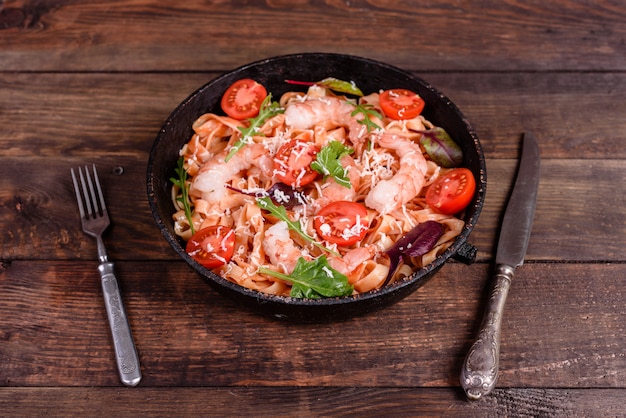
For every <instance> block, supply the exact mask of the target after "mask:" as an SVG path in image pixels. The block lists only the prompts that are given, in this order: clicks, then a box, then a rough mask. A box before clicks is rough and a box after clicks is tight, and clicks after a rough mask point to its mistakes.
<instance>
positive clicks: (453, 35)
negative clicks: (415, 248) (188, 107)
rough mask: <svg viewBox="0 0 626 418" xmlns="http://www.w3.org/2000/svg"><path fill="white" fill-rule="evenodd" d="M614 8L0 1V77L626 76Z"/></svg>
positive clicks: (622, 15) (512, 2)
mask: <svg viewBox="0 0 626 418" xmlns="http://www.w3.org/2000/svg"><path fill="white" fill-rule="evenodd" d="M622 6H623V5H621V4H620V3H619V2H614V1H610V0H604V1H600V2H577V1H559V2H540V1H532V2H528V1H517V0H507V1H504V2H499V1H498V2H493V1H472V2H452V1H442V2H437V3H428V4H424V3H423V2H418V1H394V0H386V1H376V2H371V1H365V0H358V1H350V2H346V1H335V0H326V1H321V0H309V1H306V0H300V1H297V2H291V1H282V0H278V1H277V0H272V1H269V0H268V1H259V0H256V1H221V2H208V3H207V2H201V1H197V0H195V1H187V2H185V4H184V5H180V6H175V5H171V4H160V3H154V2H148V1H128V0H127V1H120V2H115V4H114V6H113V5H111V3H110V2H104V1H95V2H88V3H85V2H74V1H58V2H48V1H43V2H26V1H23V0H13V1H6V2H5V4H4V11H3V14H4V18H3V20H4V25H2V24H0V28H2V27H4V29H1V30H2V39H3V48H1V49H0V70H2V71H67V70H68V69H69V70H72V71H146V70H147V71H180V70H193V71H198V70H199V71H205V70H227V69H230V68H233V67H235V66H239V65H243V64H245V63H248V62H251V61H255V60H258V59H263V58H267V57H271V56H276V55H282V54H287V53H299V52H313V51H314V52H339V53H351V54H355V55H363V56H369V57H370V58H374V59H380V60H382V61H385V62H389V63H391V64H396V65H399V66H402V67H405V68H407V69H410V70H419V69H422V70H437V71H442V70H443V71H445V70H450V69H452V70H464V71H475V70H490V71H503V70H504V71H511V70H514V71H520V70H555V69H559V70H562V69H566V70H579V71H589V70H594V71H596V70H603V71H623V70H624V69H626V45H625V44H624V42H623V40H624V36H625V34H626V27H625V26H624V25H623V22H624V21H626V11H625V9H624V8H623V7H622ZM7 15H9V16H8V17H7ZM20 16H21V18H20ZM394 41H395V42H394ZM157 57H158V58H157Z"/></svg>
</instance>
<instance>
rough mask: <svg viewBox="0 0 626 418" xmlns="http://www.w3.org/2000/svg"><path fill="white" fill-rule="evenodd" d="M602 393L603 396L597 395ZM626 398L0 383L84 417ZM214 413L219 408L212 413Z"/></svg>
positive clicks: (616, 411)
mask: <svg viewBox="0 0 626 418" xmlns="http://www.w3.org/2000/svg"><path fill="white" fill-rule="evenodd" d="M600 399H602V402H600V401H599V400H600ZM624 402H626V397H625V396H624V392H623V391H618V390H610V389H593V390H577V389H570V390H565V391H562V390H554V389H496V390H495V391H494V393H493V394H492V395H491V396H490V397H489V398H487V399H485V401H484V402H479V403H469V402H467V401H466V400H464V399H463V398H462V395H461V394H460V393H459V392H458V390H454V389H432V388H418V389H415V388H341V387H304V388H303V387H285V388H274V389H272V391H267V390H264V389H263V388H254V387H250V388H216V387H203V388H176V389H165V388H136V389H132V390H127V389H118V388H98V389H94V388H89V387H79V388H20V389H15V390H11V391H10V392H9V391H6V390H5V391H3V390H1V389H0V407H3V410H4V411H11V412H14V413H15V414H16V415H13V416H24V415H23V414H21V412H24V411H32V410H35V411H40V412H41V413H42V414H46V415H54V416H64V417H84V416H86V415H96V414H103V415H115V416H116V417H120V418H125V417H128V418H134V417H136V416H138V415H139V416H177V417H197V416H198V414H201V415H202V416H219V415H222V416H272V417H293V416H328V415H329V411H332V412H333V413H332V414H331V415H332V416H335V417H353V416H355V415H358V416H420V417H451V418H458V417H491V418H495V417H503V416H508V417H522V416H533V417H536V416H586V417H592V416H593V417H595V416H598V417H600V416H620V415H621V413H622V411H623V409H622V408H623V405H624ZM216 411H220V413H216Z"/></svg>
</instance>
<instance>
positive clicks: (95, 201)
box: [85, 165, 100, 218]
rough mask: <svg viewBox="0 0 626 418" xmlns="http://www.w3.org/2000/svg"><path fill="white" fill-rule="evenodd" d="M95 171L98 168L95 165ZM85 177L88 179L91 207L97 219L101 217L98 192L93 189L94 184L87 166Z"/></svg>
mask: <svg viewBox="0 0 626 418" xmlns="http://www.w3.org/2000/svg"><path fill="white" fill-rule="evenodd" d="M93 168H94V170H95V169H96V166H95V165H94V167H93ZM85 176H86V177H87V185H88V186H89V197H90V199H91V205H92V209H93V216H94V218H97V217H98V216H100V207H99V206H98V199H97V197H96V191H95V189H94V187H93V182H92V181H91V175H90V174H89V168H88V167H87V166H85Z"/></svg>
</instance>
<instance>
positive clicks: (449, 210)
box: [426, 168, 476, 215]
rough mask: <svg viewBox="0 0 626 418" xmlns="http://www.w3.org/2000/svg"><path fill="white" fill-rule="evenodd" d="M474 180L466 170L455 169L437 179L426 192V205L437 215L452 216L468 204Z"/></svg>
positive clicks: (474, 186)
mask: <svg viewBox="0 0 626 418" xmlns="http://www.w3.org/2000/svg"><path fill="white" fill-rule="evenodd" d="M475 191H476V180H474V175H473V174H472V172H471V171H469V170H468V169H467V168H455V169H454V170H451V171H448V172H447V173H446V174H444V175H443V176H441V177H439V178H438V179H437V180H436V181H435V182H434V183H433V184H432V185H431V186H430V187H429V188H428V190H427V191H426V203H428V205H429V206H430V207H431V208H433V209H434V210H436V211H437V212H439V213H443V214H446V215H454V214H455V213H459V212H460V211H462V210H463V209H465V207H466V206H467V205H468V204H469V202H470V201H471V200H472V197H473V196H474V192H475Z"/></svg>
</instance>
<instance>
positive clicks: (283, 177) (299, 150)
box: [274, 139, 320, 187]
mask: <svg viewBox="0 0 626 418" xmlns="http://www.w3.org/2000/svg"><path fill="white" fill-rule="evenodd" d="M319 150H320V149H319V147H318V146H317V145H315V144H314V143H313V142H307V141H299V140H297V139H292V140H291V141H289V142H287V143H285V144H284V145H283V146H282V147H280V148H279V149H278V152H277V153H276V156H275V157H274V174H275V175H276V178H278V180H279V181H281V182H283V183H285V184H287V185H289V186H292V187H301V186H306V185H307V184H309V183H311V182H312V181H313V180H315V179H316V178H317V176H318V174H319V173H318V172H317V171H315V170H313V169H312V168H311V163H312V162H313V161H315V158H316V156H317V153H318V152H319Z"/></svg>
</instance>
